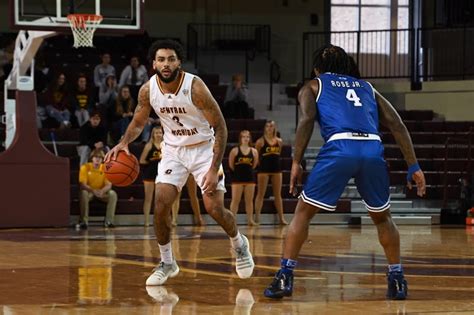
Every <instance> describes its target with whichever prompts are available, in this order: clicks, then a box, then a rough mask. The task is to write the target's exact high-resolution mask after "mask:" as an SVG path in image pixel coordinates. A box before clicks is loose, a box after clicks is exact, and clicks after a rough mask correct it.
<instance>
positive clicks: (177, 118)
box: [171, 116, 184, 127]
mask: <svg viewBox="0 0 474 315" xmlns="http://www.w3.org/2000/svg"><path fill="white" fill-rule="evenodd" d="M171 119H173V120H174V122H175V123H177V124H178V125H179V126H181V127H184V125H183V124H182V123H181V122H180V121H179V117H178V116H173V117H172V118H171Z"/></svg>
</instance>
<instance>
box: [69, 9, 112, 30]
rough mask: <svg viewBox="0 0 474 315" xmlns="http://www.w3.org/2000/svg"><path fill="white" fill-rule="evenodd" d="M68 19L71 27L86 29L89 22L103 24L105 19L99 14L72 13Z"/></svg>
mask: <svg viewBox="0 0 474 315" xmlns="http://www.w3.org/2000/svg"><path fill="white" fill-rule="evenodd" d="M67 19H68V21H69V22H70V23H71V26H74V27H81V28H85V26H86V24H87V23H88V22H92V23H100V22H102V19H103V17H102V15H99V14H90V13H89V14H85V13H71V14H68V15H67Z"/></svg>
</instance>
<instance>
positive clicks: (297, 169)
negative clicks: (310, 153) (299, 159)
mask: <svg viewBox="0 0 474 315" xmlns="http://www.w3.org/2000/svg"><path fill="white" fill-rule="evenodd" d="M302 176H303V167H302V166H301V164H299V163H295V162H293V164H292V165H291V175H290V194H291V195H292V196H294V197H296V195H297V194H298V189H297V188H296V185H301V181H302Z"/></svg>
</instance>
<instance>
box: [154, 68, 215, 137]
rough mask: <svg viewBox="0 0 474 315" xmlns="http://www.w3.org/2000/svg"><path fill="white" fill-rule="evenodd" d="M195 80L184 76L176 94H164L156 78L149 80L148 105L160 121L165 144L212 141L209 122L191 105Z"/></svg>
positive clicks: (187, 75)
mask: <svg viewBox="0 0 474 315" xmlns="http://www.w3.org/2000/svg"><path fill="white" fill-rule="evenodd" d="M194 77H195V76H194V75H192V74H190V73H186V72H184V73H183V75H182V77H181V81H180V82H179V85H178V89H177V92H176V93H164V92H163V90H162V89H161V87H160V85H159V83H158V81H157V75H156V74H155V75H154V76H152V77H151V79H150V104H151V106H152V107H153V109H154V110H155V112H156V114H157V115H158V117H159V118H160V122H161V125H162V126H163V129H164V131H165V132H164V135H163V139H164V142H165V143H166V144H169V145H173V146H187V145H192V144H196V143H199V142H203V141H207V140H214V131H213V130H212V128H211V126H210V125H209V122H208V121H207V119H206V118H205V117H204V115H203V114H202V112H201V111H200V110H199V109H198V108H197V107H196V106H195V105H194V104H193V101H192V96H191V87H192V84H193V79H194Z"/></svg>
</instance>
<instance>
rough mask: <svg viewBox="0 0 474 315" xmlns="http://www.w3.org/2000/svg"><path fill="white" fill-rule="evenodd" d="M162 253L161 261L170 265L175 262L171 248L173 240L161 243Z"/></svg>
mask: <svg viewBox="0 0 474 315" xmlns="http://www.w3.org/2000/svg"><path fill="white" fill-rule="evenodd" d="M158 246H159V247H160V253H161V261H163V262H164V263H165V264H167V265H170V264H172V263H173V251H172V249H171V242H169V243H168V244H165V245H160V244H158Z"/></svg>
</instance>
